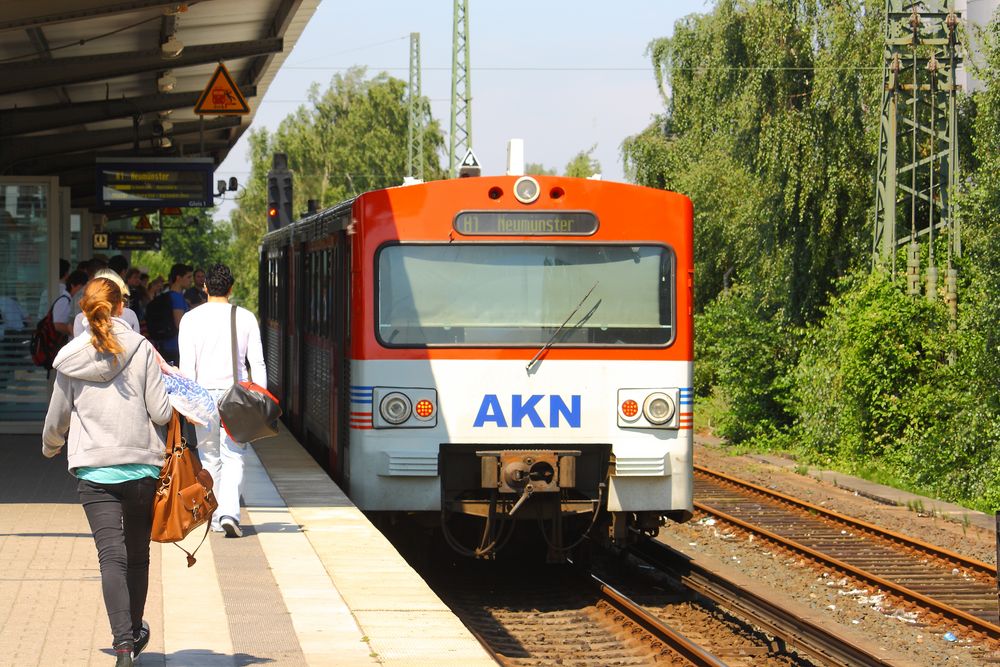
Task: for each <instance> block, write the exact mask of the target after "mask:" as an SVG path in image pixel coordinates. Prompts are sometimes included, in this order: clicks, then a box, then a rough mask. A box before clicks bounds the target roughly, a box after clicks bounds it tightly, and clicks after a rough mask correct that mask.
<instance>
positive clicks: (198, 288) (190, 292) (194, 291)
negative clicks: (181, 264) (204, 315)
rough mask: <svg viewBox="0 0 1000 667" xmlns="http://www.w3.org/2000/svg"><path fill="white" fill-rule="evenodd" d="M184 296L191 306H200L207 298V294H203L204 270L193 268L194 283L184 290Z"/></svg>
mask: <svg viewBox="0 0 1000 667" xmlns="http://www.w3.org/2000/svg"><path fill="white" fill-rule="evenodd" d="M184 298H185V299H186V300H187V302H188V305H189V306H191V307H192V308H194V307H195V306H200V305H201V304H203V303H205V301H206V300H207V299H208V295H207V294H205V272H204V271H202V270H201V269H195V272H194V284H193V285H192V286H191V287H189V288H187V289H186V290H184Z"/></svg>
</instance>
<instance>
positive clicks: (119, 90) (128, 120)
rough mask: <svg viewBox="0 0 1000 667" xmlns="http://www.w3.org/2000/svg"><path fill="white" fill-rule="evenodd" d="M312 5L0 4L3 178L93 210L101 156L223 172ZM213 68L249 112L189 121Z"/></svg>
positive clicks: (40, 0) (241, 1)
mask: <svg viewBox="0 0 1000 667" xmlns="http://www.w3.org/2000/svg"><path fill="white" fill-rule="evenodd" d="M318 4H319V0H191V1H189V2H182V3H179V2H164V1H163V0H130V1H126V0H119V1H113V0H0V175H4V176H7V175H50V176H51V175H55V176H58V177H59V179H60V183H61V184H62V185H63V186H69V187H70V188H71V197H72V206H73V207H74V208H93V207H94V206H95V201H96V200H95V197H94V194H95V193H94V190H95V182H96V180H95V176H94V174H95V171H94V165H95V160H96V159H97V158H99V157H104V158H118V157H147V158H148V157H171V158H176V157H210V158H212V159H213V160H214V162H215V164H216V165H218V164H219V163H220V162H221V161H222V160H223V159H224V158H225V156H226V154H227V153H228V152H229V150H230V149H231V148H232V147H233V145H234V144H235V143H236V141H237V139H239V137H240V135H241V134H242V133H243V132H244V131H245V130H246V128H247V127H249V125H250V122H251V120H252V118H253V113H254V112H255V111H256V109H257V104H258V102H259V100H260V99H261V98H262V97H263V96H264V92H265V91H266V90H267V87H268V85H269V84H270V83H271V81H272V80H273V78H274V76H275V73H276V72H277V71H278V68H279V67H280V66H281V64H282V62H284V59H285V56H286V55H287V54H289V53H290V52H291V50H292V47H293V46H294V45H295V42H296V40H297V39H298V37H299V35H300V34H301V33H302V30H303V29H304V28H305V25H306V23H307V22H308V21H309V19H310V18H311V17H312V15H313V13H314V11H315V9H316V6H317V5H318ZM219 63H223V64H224V65H225V67H226V69H227V70H228V72H229V73H230V75H231V78H232V81H233V83H235V85H236V86H237V87H238V89H239V91H240V92H241V93H242V95H243V97H245V99H246V103H247V106H248V107H249V113H246V114H244V115H205V116H199V115H197V114H196V113H195V110H194V109H195V105H196V104H197V103H198V101H199V98H200V96H201V95H202V92H203V91H204V89H205V88H206V86H207V85H208V83H209V81H210V80H211V79H212V76H213V73H214V72H215V71H216V68H217V67H218V65H219ZM237 106H240V105H237Z"/></svg>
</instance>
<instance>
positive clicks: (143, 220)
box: [135, 215, 153, 230]
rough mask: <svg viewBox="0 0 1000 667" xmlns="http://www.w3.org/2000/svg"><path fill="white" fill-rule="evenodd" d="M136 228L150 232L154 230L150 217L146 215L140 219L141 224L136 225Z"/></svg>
mask: <svg viewBox="0 0 1000 667" xmlns="http://www.w3.org/2000/svg"><path fill="white" fill-rule="evenodd" d="M135 228H136V229H145V230H149V229H152V228H153V225H152V223H150V222H149V217H148V216H145V215H144V216H142V217H140V218H139V222H137V223H135Z"/></svg>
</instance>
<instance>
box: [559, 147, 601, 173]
mask: <svg viewBox="0 0 1000 667" xmlns="http://www.w3.org/2000/svg"><path fill="white" fill-rule="evenodd" d="M595 150H597V144H594V145H593V146H591V147H590V148H588V149H587V150H585V151H580V152H579V153H577V154H576V155H574V156H573V159H572V160H570V161H569V162H567V163H566V171H565V174H564V175H565V176H571V177H574V178H587V177H589V176H593V175H594V174H599V173H601V163H600V162H598V161H597V160H596V159H595V158H594V157H593V153H594V151H595Z"/></svg>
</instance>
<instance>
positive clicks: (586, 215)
mask: <svg viewBox="0 0 1000 667" xmlns="http://www.w3.org/2000/svg"><path fill="white" fill-rule="evenodd" d="M597 226H598V222H597V216H596V215H594V214H593V213H591V212H589V211H462V212H461V213H459V214H458V215H456V216H455V222H454V228H455V231H456V232H458V233H459V234H464V235H467V236H475V235H489V236H503V235H508V234H509V235H512V236H515V235H516V236H590V235H591V234H593V233H594V232H596V231H597Z"/></svg>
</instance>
